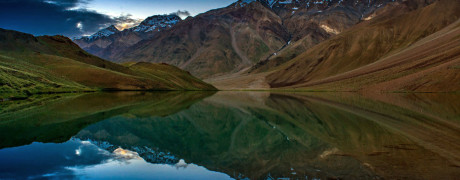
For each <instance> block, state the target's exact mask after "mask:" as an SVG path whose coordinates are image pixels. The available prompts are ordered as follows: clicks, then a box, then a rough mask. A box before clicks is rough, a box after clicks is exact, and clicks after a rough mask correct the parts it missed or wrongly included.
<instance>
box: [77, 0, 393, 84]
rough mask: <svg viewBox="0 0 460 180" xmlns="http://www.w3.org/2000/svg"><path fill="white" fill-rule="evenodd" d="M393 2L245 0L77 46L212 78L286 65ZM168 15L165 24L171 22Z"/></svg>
mask: <svg viewBox="0 0 460 180" xmlns="http://www.w3.org/2000/svg"><path fill="white" fill-rule="evenodd" d="M390 2H393V0H377V1H375V0H371V1H369V0H359V1H347V0H345V1H342V0H340V1H339V0H332V1H329V0H328V1H324V0H322V1H319V0H299V1H290V0H289V1H279V0H258V1H255V0H253V1H250V0H245V1H238V2H235V3H233V4H231V5H230V6H228V7H225V8H221V9H216V10H211V11H209V12H206V13H203V14H200V15H197V16H196V17H193V18H188V19H186V20H183V21H180V20H177V19H174V20H173V22H174V23H170V24H171V27H170V26H168V28H165V29H161V30H160V29H159V30H157V31H150V33H148V35H142V34H145V33H139V32H136V31H133V30H134V29H139V28H138V27H134V28H131V29H128V30H124V31H122V32H118V33H115V34H111V35H108V36H105V37H101V38H96V39H97V40H93V39H91V37H90V38H82V39H80V40H76V41H75V42H76V43H77V44H79V45H80V46H81V47H82V48H83V49H85V50H87V51H88V52H90V53H92V54H95V55H97V56H100V57H102V58H106V59H109V60H112V61H114V62H126V61H147V62H164V63H168V64H171V65H175V66H178V67H180V68H182V69H185V70H187V71H190V72H191V73H192V74H194V75H196V76H198V77H201V78H208V77H214V76H219V75H225V74H231V73H236V72H239V71H241V70H246V69H248V68H250V67H252V66H253V65H255V64H257V63H259V62H261V61H266V60H268V59H275V60H276V62H278V63H281V62H286V61H288V60H290V59H292V58H293V57H296V56H297V55H299V54H300V53H302V52H303V51H305V50H306V49H308V48H310V47H313V46H314V45H316V44H318V43H319V42H322V41H324V40H326V39H329V38H330V37H332V36H335V35H337V34H339V33H341V32H343V31H344V30H346V29H348V28H350V27H351V26H353V25H355V24H357V23H359V22H360V21H362V20H364V19H366V18H368V17H369V16H371V15H372V13H373V12H375V10H377V9H380V8H382V7H384V6H386V5H387V4H388V3H390ZM153 17H159V16H153ZM153 17H150V18H148V19H146V20H145V21H144V22H143V23H141V25H140V26H144V25H143V24H144V23H145V22H146V21H149V19H151V18H153ZM167 17H169V16H164V17H163V19H165V21H164V22H170V20H169V19H168V18H167ZM103 31H105V30H103ZM139 34H141V35H139ZM280 50H283V51H282V52H280Z"/></svg>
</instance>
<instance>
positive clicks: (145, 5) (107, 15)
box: [0, 0, 236, 37]
mask: <svg viewBox="0 0 460 180" xmlns="http://www.w3.org/2000/svg"><path fill="white" fill-rule="evenodd" d="M235 1H236V0H0V28H4V29H12V30H17V31H21V32H26V33H31V34H34V35H56V34H61V35H65V36H68V37H78V36H82V35H90V34H92V33H94V32H96V31H98V30H99V29H101V28H105V27H108V26H109V25H111V24H116V25H118V26H117V27H119V28H121V27H125V28H126V27H130V26H133V25H136V24H137V23H139V22H140V21H141V20H143V19H145V18H146V17H148V16H151V15H157V14H170V13H174V12H178V11H179V10H180V12H182V13H180V14H181V15H182V17H185V16H186V15H188V14H189V15H192V16H195V15H197V14H199V13H203V12H206V11H208V10H210V9H215V8H220V7H225V6H227V5H229V4H231V3H233V2H235Z"/></svg>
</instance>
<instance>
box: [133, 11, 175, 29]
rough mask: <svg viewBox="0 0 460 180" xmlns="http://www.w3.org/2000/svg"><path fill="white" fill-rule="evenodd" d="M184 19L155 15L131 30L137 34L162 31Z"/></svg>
mask: <svg viewBox="0 0 460 180" xmlns="http://www.w3.org/2000/svg"><path fill="white" fill-rule="evenodd" d="M180 21H182V19H181V18H180V17H179V16H177V15H174V14H172V15H155V16H150V17H148V18H147V19H145V20H144V21H142V22H141V24H139V26H136V27H133V28H131V29H130V30H132V31H136V32H151V31H160V30H161V29H164V28H170V27H172V26H173V25H175V24H177V23H178V22H180Z"/></svg>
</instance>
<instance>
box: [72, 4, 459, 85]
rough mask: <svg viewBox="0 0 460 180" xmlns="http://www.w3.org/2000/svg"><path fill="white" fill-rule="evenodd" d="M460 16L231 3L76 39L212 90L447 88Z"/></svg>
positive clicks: (430, 8)
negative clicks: (180, 73)
mask: <svg viewBox="0 0 460 180" xmlns="http://www.w3.org/2000/svg"><path fill="white" fill-rule="evenodd" d="M459 12H460V4H459V2H457V1H447V0H357V1H351V0H295V1H294V0H239V1H237V2H235V3H233V4H231V5H229V6H228V7H224V8H220V9H215V10H211V11H209V12H206V13H203V14H199V15H197V16H195V17H189V18H187V19H185V20H181V19H174V20H172V21H173V22H171V23H169V22H170V18H167V17H169V16H162V17H163V18H162V19H163V21H161V22H162V23H163V24H168V26H165V28H163V29H159V30H157V31H154V32H151V33H149V34H148V35H139V34H145V33H139V32H134V31H133V29H139V27H134V28H131V29H128V30H124V31H121V32H120V31H119V32H116V33H114V34H108V35H107V36H104V37H99V38H96V39H98V40H91V38H82V39H78V40H75V42H76V43H77V44H79V45H80V46H81V47H82V48H83V49H85V50H87V51H88V52H90V53H93V54H95V55H97V56H100V57H102V58H106V59H108V60H110V61H113V62H117V63H122V62H156V63H158V62H161V63H167V64H171V65H174V66H178V67H179V68H181V69H184V70H186V71H189V72H191V74H193V75H195V76H197V77H199V78H202V79H205V81H206V82H209V83H211V84H213V85H215V86H216V87H218V88H219V89H274V88H278V89H297V90H315V91H316V90H320V91H366V92H367V91H373V92H378V91H391V92H395V91H396V92H413V91H416V92H440V91H441V92H452V91H459V90H460V86H450V84H449V82H451V81H453V80H456V81H457V80H459V79H458V78H459V77H458V76H457V75H456V74H458V71H459V68H458V66H459V63H458V54H459V53H460V50H459V49H458V47H459V45H460V43H459V41H458V35H459V31H458V23H459V22H458V18H459V17H460V13H459ZM158 17H159V16H152V17H150V18H147V19H146V20H145V21H144V22H143V23H141V25H139V26H142V27H144V26H145V24H146V23H145V22H146V21H148V20H149V19H152V18H154V19H155V18H158ZM153 24H155V23H153ZM153 24H149V26H150V27H152V26H153V27H155V26H156V25H153ZM110 29H113V28H112V27H109V29H105V30H102V31H110ZM111 32H112V31H111ZM98 34H102V33H97V34H96V35H98ZM129 37H135V38H129ZM103 41H104V42H105V41H107V42H111V43H106V44H104V43H100V42H103ZM421 54H423V55H421ZM446 56H447V57H446Z"/></svg>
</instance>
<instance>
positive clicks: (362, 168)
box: [0, 91, 460, 179]
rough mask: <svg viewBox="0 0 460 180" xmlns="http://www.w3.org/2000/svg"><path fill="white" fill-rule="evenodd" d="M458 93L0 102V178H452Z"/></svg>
mask: <svg viewBox="0 0 460 180" xmlns="http://www.w3.org/2000/svg"><path fill="white" fill-rule="evenodd" d="M458 177H460V95H459V94H368V95H358V94H353V93H307V92H305V93H300V92H297V93H294V92H292V93H288V92H225V91H223V92H113V93H88V94H55V95H40V96H34V97H32V98H30V99H28V100H20V101H6V102H1V103H0V179H458Z"/></svg>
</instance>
